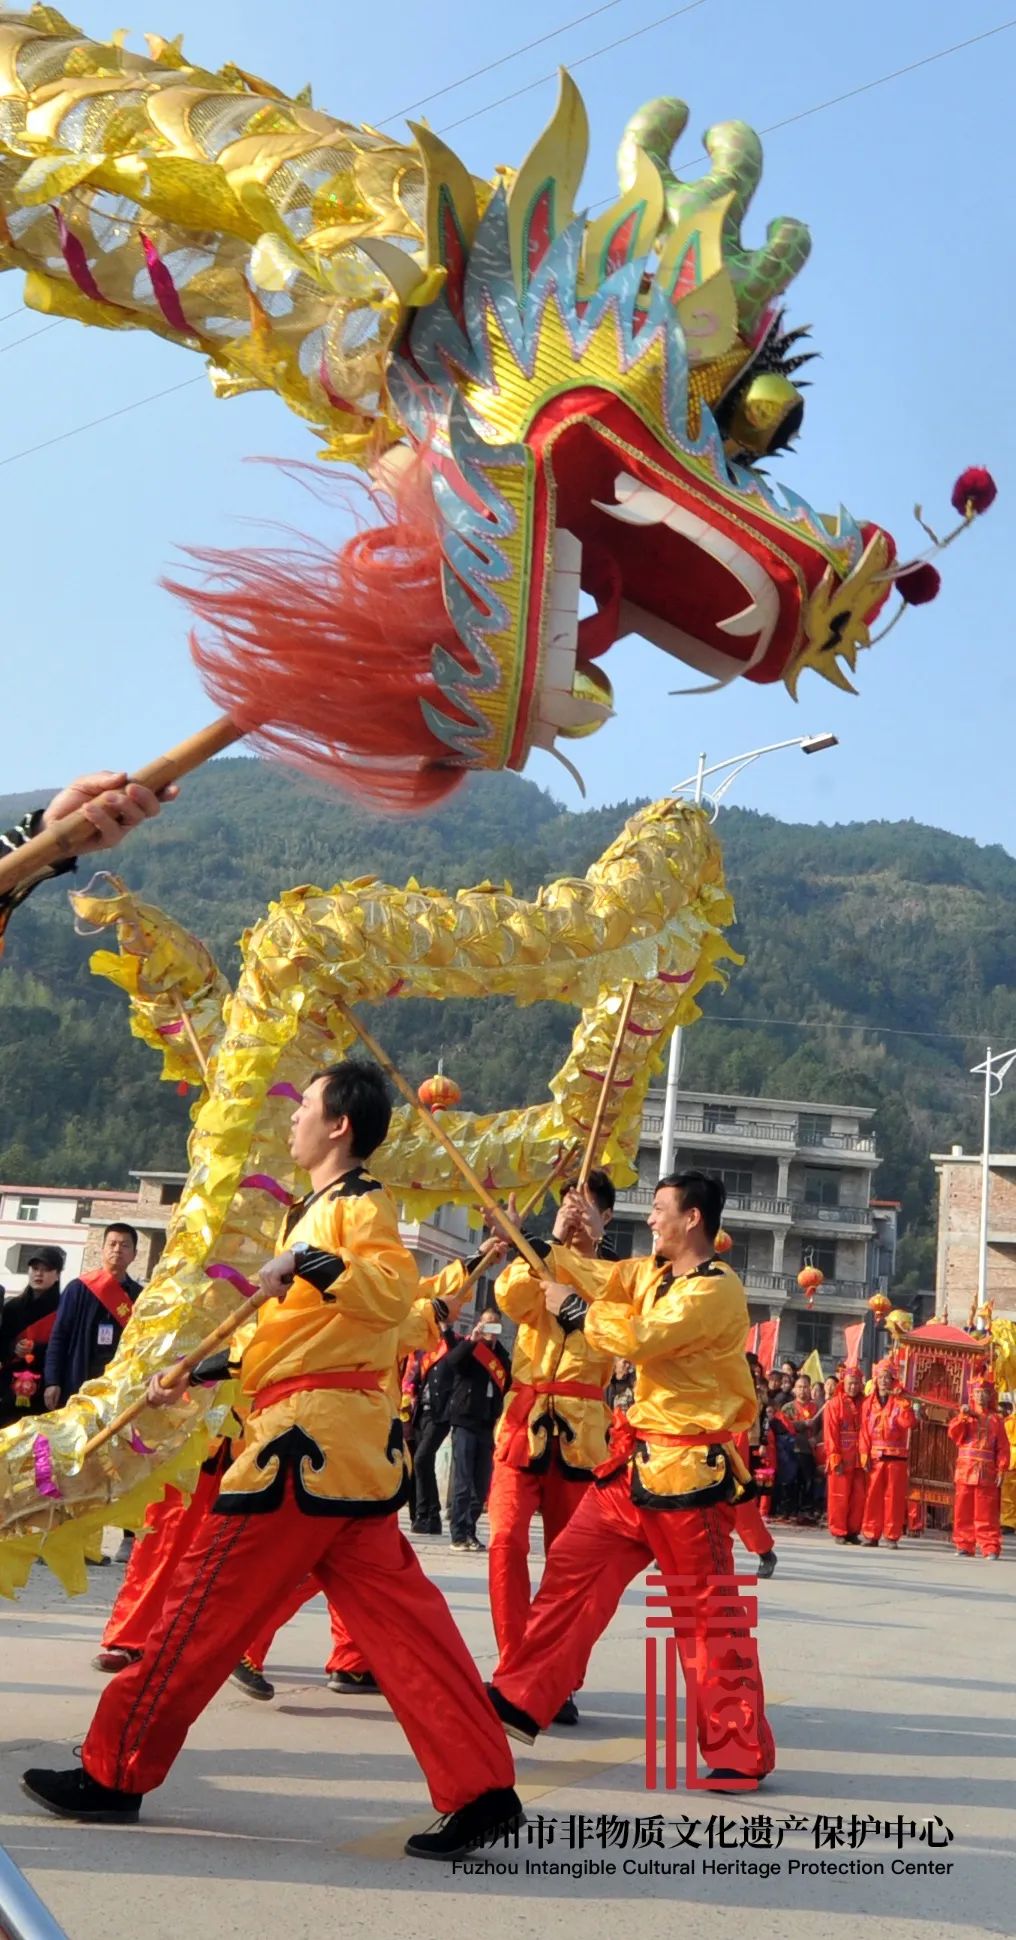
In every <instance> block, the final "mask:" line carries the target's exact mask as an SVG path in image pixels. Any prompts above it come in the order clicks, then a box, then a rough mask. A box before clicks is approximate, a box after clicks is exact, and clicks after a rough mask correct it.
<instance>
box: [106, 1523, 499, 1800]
mask: <svg viewBox="0 0 1016 1940" xmlns="http://www.w3.org/2000/svg"><path fill="white" fill-rule="evenodd" d="M308 1568H310V1569H312V1570H313V1572H314V1574H315V1577H316V1579H317V1581H318V1582H319V1583H320V1584H321V1587H322V1588H323V1589H324V1591H325V1593H326V1595H327V1596H328V1597H329V1598H330V1599H331V1601H332V1602H334V1604H335V1606H336V1609H337V1610H338V1611H339V1614H340V1616H341V1617H342V1620H343V1622H344V1623H345V1624H346V1625H347V1627H348V1630H349V1634H350V1636H351V1638H352V1639H353V1641H354V1643H355V1644H356V1646H357V1647H358V1649H359V1650H361V1651H363V1652H366V1651H368V1650H375V1653H376V1657H375V1661H376V1669H375V1675H376V1677H377V1680H378V1683H379V1684H380V1686H381V1689H382V1691H383V1692H384V1695H385V1697H386V1698H387V1699H388V1702H389V1704H390V1705H391V1708H392V1710H393V1711H394V1713H395V1716H396V1718H397V1719H398V1721H399V1723H400V1724H401V1726H402V1728H403V1730H404V1731H405V1734H406V1736H407V1738H408V1739H409V1742H410V1745H411V1746H412V1749H413V1751H414V1753H415V1755H416V1757H417V1759H418V1761H419V1763H420V1765H421V1766H422V1768H423V1771H424V1774H425V1776H426V1779H427V1783H428V1786H429V1788H430V1795H431V1798H432V1800H433V1802H434V1806H435V1808H436V1810H437V1811H438V1812H454V1811H456V1810H457V1809H458V1808H459V1807H460V1806H462V1805H465V1804H466V1803H467V1802H468V1801H469V1800H470V1799H473V1798H475V1797H477V1796H478V1795H479V1793H481V1792H485V1791H488V1790H490V1789H491V1788H492V1787H495V1786H496V1787H503V1786H510V1785H511V1784H512V1782H513V1766H512V1759H511V1753H510V1752H509V1749H508V1744H507V1741H506V1739H505V1736H504V1733H503V1731H502V1729H501V1726H500V1724H499V1722H498V1720H497V1718H496V1716H495V1714H494V1711H493V1709H492V1707H491V1705H490V1703H489V1701H488V1698H487V1694H486V1692H485V1691H484V1688H483V1685H482V1684H481V1682H480V1678H479V1674H478V1672H477V1670H476V1666H475V1665H474V1663H473V1660H472V1658H471V1657H470V1655H469V1652H468V1651H467V1649H466V1646H465V1644H464V1642H463V1640H462V1638H461V1636H460V1635H459V1632H458V1630H457V1629H456V1627H455V1624H454V1622H453V1621H452V1616H451V1612H450V1611H449V1609H448V1605H447V1604H446V1602H445V1600H444V1597H443V1596H442V1595H441V1592H440V1591H439V1590H438V1589H436V1588H435V1586H434V1584H432V1583H431V1582H430V1581H429V1579H428V1578H427V1577H426V1576H425V1575H424V1573H423V1571H422V1569H421V1568H420V1565H419V1563H418V1562H417V1560H416V1556H415V1555H414V1553H413V1550H412V1549H411V1548H410V1546H409V1544H408V1543H407V1542H406V1541H405V1539H404V1538H403V1537H401V1536H400V1534H399V1527H398V1520H397V1518H396V1517H395V1516H393V1515H385V1516H363V1517H353V1516H342V1517H339V1516H334V1517H333V1516H305V1515H302V1514H301V1513H300V1511H299V1509H298V1508H297V1507H296V1504H295V1502H294V1499H293V1496H292V1492H291V1488H287V1492H286V1496H285V1498H284V1500H283V1502H282V1504H281V1506H280V1507H279V1508H278V1509H273V1510H271V1511H270V1512H269V1513H268V1514H264V1515H238V1516H237V1515H212V1516H209V1517H207V1518H206V1520H205V1523H204V1526H203V1528H202V1529H201V1530H200V1531H199V1532H198V1535H197V1537H196V1539H195V1541H194V1543H193V1544H192V1545H191V1548H190V1549H189V1550H188V1553H187V1556H186V1557H185V1559H184V1563H183V1566H182V1568H181V1569H180V1570H179V1571H178V1573H177V1576H176V1578H175V1581H174V1583H173V1586H172V1588H171V1590H170V1591H169V1594H168V1596H167V1598H166V1604H165V1608H164V1610H163V1614H162V1618H161V1621H160V1622H159V1623H158V1624H157V1626H156V1628H155V1630H154V1633H153V1634H152V1636H151V1638H150V1639H149V1642H148V1645H147V1647H146V1650H145V1654H144V1656H143V1657H142V1658H141V1659H140V1660H139V1662H138V1663H136V1664H131V1665H129V1666H128V1667H127V1669H126V1670H122V1671H120V1672H119V1673H118V1675H117V1676H116V1677H114V1678H113V1679H112V1680H111V1682H110V1683H109V1684H108V1685H107V1686H106V1689H105V1691H104V1692H103V1694H102V1697H101V1699H100V1701H99V1707H98V1710H97V1711H96V1714H95V1717H94V1718H93V1720H92V1724H91V1727H90V1729H89V1732H88V1736H87V1738H86V1740H85V1743H84V1746H83V1748H82V1760H83V1763H84V1767H85V1770H86V1771H87V1772H88V1773H89V1774H90V1775H91V1777H92V1778H96V1779H98V1780H99V1782H100V1784H103V1785H112V1786H117V1787H119V1788H120V1789H121V1790H124V1791H131V1792H150V1791H153V1790H154V1788H155V1787H156V1786H157V1785H161V1783H162V1781H163V1779H164V1778H165V1776H166V1773H167V1772H168V1771H169V1769H170V1766H171V1765H172V1763H173V1760H174V1759H175V1757H176V1755H177V1753H178V1752H179V1750H180V1748H181V1746H182V1745H183V1742H184V1740H185V1738H186V1736H187V1733H188V1731H189V1729H190V1727H191V1725H192V1724H193V1723H194V1720H195V1719H196V1718H198V1717H200V1715H201V1713H202V1711H203V1710H204V1708H205V1706H206V1704H208V1703H209V1701H210V1699H211V1698H213V1697H214V1695H215V1693H216V1691H218V1690H219V1689H220V1687H221V1686H222V1685H223V1684H224V1683H225V1681H226V1679H227V1677H228V1676H229V1674H230V1672H231V1671H232V1669H233V1668H234V1666H235V1664H236V1663H237V1661H238V1659H239V1658H240V1656H241V1654H242V1653H243V1650H244V1648H245V1646H246V1644H247V1642H248V1640H249V1638H251V1637H252V1636H254V1635H255V1634H256V1633H257V1631H258V1629H259V1628H260V1627H261V1626H262V1625H263V1624H265V1623H266V1622H267V1621H268V1619H269V1618H270V1617H271V1616H272V1614H273V1612H275V1611H276V1610H278V1608H279V1606H280V1604H281V1602H282V1599H283V1597H284V1596H285V1594H286V1592H287V1591H288V1590H289V1588H290V1586H291V1585H293V1584H294V1583H295V1582H302V1581H303V1579H304V1578H305V1576H306V1574H307V1570H308ZM382 1632H383V1635H384V1649H383V1651H376V1644H377V1639H378V1636H379V1635H380V1634H382Z"/></svg>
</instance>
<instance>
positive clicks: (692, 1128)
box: [642, 1109, 875, 1157]
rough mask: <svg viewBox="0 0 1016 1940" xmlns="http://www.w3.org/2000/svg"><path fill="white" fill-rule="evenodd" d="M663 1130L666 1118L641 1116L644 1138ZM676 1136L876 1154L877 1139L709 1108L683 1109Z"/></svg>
mask: <svg viewBox="0 0 1016 1940" xmlns="http://www.w3.org/2000/svg"><path fill="white" fill-rule="evenodd" d="M662 1131H663V1120H662V1118H658V1117H657V1116H656V1115H655V1113H648V1112H647V1114H646V1116H645V1117H644V1118H643V1120H642V1133H643V1137H645V1138H659V1137H660V1135H661V1133H662ZM674 1132H675V1136H676V1137H677V1138H679V1139H680V1138H681V1137H685V1138H696V1139H697V1138H708V1139H715V1140H716V1141H717V1143H718V1144H722V1143H723V1141H724V1140H728V1141H737V1140H745V1139H747V1140H749V1141H750V1142H751V1143H752V1144H759V1145H782V1146H783V1147H785V1148H786V1150H788V1151H793V1149H794V1148H795V1147H796V1146H803V1147H806V1149H807V1150H808V1151H809V1152H816V1151H821V1152H858V1153H870V1154H871V1156H872V1157H874V1154H875V1140H874V1139H873V1138H872V1137H871V1135H870V1134H869V1133H863V1132H823V1131H819V1130H818V1129H817V1128H816V1127H814V1126H811V1125H801V1124H800V1123H799V1122H796V1121H795V1123H793V1124H791V1125H774V1124H772V1123H771V1122H770V1121H768V1120H765V1119H760V1118H716V1117H713V1115H712V1114H711V1112H710V1111H709V1110H708V1109H707V1110H706V1111H704V1112H695V1113H682V1114H681V1115H680V1116H679V1117H678V1118H676V1119H675V1121H674Z"/></svg>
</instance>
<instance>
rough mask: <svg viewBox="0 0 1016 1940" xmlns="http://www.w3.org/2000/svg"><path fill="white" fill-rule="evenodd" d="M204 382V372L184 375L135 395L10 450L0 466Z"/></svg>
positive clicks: (27, 456)
mask: <svg viewBox="0 0 1016 1940" xmlns="http://www.w3.org/2000/svg"><path fill="white" fill-rule="evenodd" d="M204 383H205V377H204V374H203V373H202V375H201V376H200V377H185V378H184V380H183V383H182V384H169V385H167V387H166V389H165V390H164V391H150V392H149V394H148V396H147V397H136V398H135V399H134V400H133V402H132V403H131V404H121V406H120V408H119V410H118V411H105V412H104V413H103V415H102V417H101V418H89V420H88V423H87V424H73V425H71V427H70V430H69V431H58V432H57V434H56V436H55V437H54V438H43V439H42V440H41V441H40V443H39V444H37V445H26V447H25V449H24V451H12V452H11V453H10V454H9V456H8V457H6V458H0V466H2V465H16V464H17V462H18V459H19V458H31V456H32V453H33V452H36V451H48V450H49V447H50V445H62V444H63V443H64V441H65V439H67V438H77V437H78V436H79V435H80V433H81V432H82V431H94V430H95V428H96V426H97V425H100V424H110V423H111V422H112V420H113V419H114V418H125V417H126V416H127V413H128V412H129V411H140V409H141V406H142V405H143V404H154V403H156V401H157V400H158V399H159V398H160V397H172V396H173V393H174V392H175V391H186V390H189V389H190V387H191V385H192V384H201V385H203V384H204Z"/></svg>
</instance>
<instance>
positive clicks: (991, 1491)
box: [946, 1381, 1010, 1556]
mask: <svg viewBox="0 0 1016 1940" xmlns="http://www.w3.org/2000/svg"><path fill="white" fill-rule="evenodd" d="M972 1385H973V1388H974V1392H975V1394H976V1392H977V1388H978V1386H979V1383H978V1382H976V1381H975V1382H974V1383H973V1384H972ZM984 1385H985V1386H986V1387H987V1384H986V1383H985V1384H984ZM987 1391H988V1395H989V1400H988V1404H987V1406H984V1405H982V1404H980V1403H978V1402H977V1401H975V1403H974V1412H973V1414H968V1413H967V1412H966V1410H964V1412H963V1413H962V1414H959V1415H954V1416H953V1418H952V1420H951V1421H950V1422H949V1423H948V1424H947V1426H946V1433H947V1435H948V1436H949V1440H950V1441H951V1442H952V1443H953V1445H954V1447H955V1449H956V1476H955V1491H956V1493H955V1499H954V1503H953V1542H954V1543H955V1545H956V1548H957V1549H958V1550H959V1552H960V1555H961V1556H973V1554H974V1552H975V1550H977V1551H979V1552H980V1554H981V1555H982V1556H1001V1554H1002V1479H1003V1477H1004V1476H1005V1474H1006V1471H1007V1470H1008V1467H1009V1455H1010V1448H1009V1437H1008V1435H1007V1434H1006V1432H1005V1423H1004V1421H1003V1420H1002V1417H1001V1415H999V1414H998V1413H997V1412H996V1408H995V1390H994V1387H993V1386H991V1387H988V1388H987Z"/></svg>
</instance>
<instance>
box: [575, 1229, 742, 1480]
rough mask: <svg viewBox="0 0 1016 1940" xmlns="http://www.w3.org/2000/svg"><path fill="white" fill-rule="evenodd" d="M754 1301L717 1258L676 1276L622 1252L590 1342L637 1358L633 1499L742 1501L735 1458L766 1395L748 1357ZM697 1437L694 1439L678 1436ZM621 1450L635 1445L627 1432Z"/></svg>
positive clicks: (595, 1309) (660, 1264) (590, 1323)
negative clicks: (736, 1442) (735, 1444)
mask: <svg viewBox="0 0 1016 1940" xmlns="http://www.w3.org/2000/svg"><path fill="white" fill-rule="evenodd" d="M747 1333H748V1302H747V1300H746V1298H745V1293H744V1288H743V1286H742V1285H741V1282H740V1280H739V1279H738V1277H737V1274H736V1273H733V1272H731V1269H730V1267H729V1266H724V1265H723V1263H722V1262H721V1261H720V1260H707V1261H705V1262H704V1263H703V1265H702V1266H700V1267H698V1268H696V1270H695V1271H694V1272H693V1273H686V1274H683V1275H682V1276H681V1277H680V1278H678V1279H675V1278H674V1277H673V1275H672V1273H671V1271H670V1268H669V1267H668V1266H667V1265H666V1263H665V1262H664V1261H658V1260H655V1259H652V1258H648V1259H641V1260H622V1261H619V1262H618V1264H617V1265H616V1266H615V1267H614V1269H613V1271H612V1273H611V1275H610V1279H609V1280H608V1282H607V1286H606V1288H605V1290H604V1292H603V1294H602V1295H601V1296H600V1298H599V1299H598V1300H595V1301H594V1302H593V1304H592V1306H591V1307H590V1309H589V1312H588V1314H587V1316H586V1340H587V1342H588V1343H589V1346H590V1347H591V1348H593V1349H594V1351H595V1350H598V1351H599V1352H600V1353H602V1354H606V1355H610V1356H614V1355H619V1356H621V1357H622V1358H623V1359H624V1360H626V1361H632V1362H634V1365H635V1399H634V1401H633V1402H632V1405H631V1408H630V1409H629V1412H628V1425H629V1428H630V1430H631V1431H632V1438H633V1444H634V1445H632V1441H631V1440H629V1441H628V1443H627V1453H628V1455H629V1457H630V1459H631V1462H632V1468H631V1493H632V1500H633V1502H637V1503H642V1504H645V1505H646V1506H651V1507H653V1508H659V1509H678V1508H689V1507H691V1506H692V1505H693V1504H694V1505H698V1504H702V1503H706V1502H716V1501H735V1500H737V1499H738V1497H739V1495H740V1494H741V1492H742V1491H741V1489H740V1486H739V1484H738V1483H737V1482H736V1480H735V1471H734V1469H733V1467H732V1465H731V1462H730V1457H729V1444H730V1442H731V1441H732V1439H733V1437H734V1436H735V1435H739V1434H741V1433H742V1431H743V1430H745V1429H750V1428H751V1425H752V1422H753V1421H754V1419H755V1414H756V1410H757V1407H758V1403H757V1400H756V1396H755V1387H754V1383H753V1381H752V1378H751V1373H750V1371H749V1368H748V1363H747V1360H746V1359H745V1351H744V1343H745V1339H746V1337H747ZM672 1436H680V1437H682V1438H683V1437H685V1436H689V1437H694V1442H693V1443H690V1444H689V1445H688V1446H684V1447H677V1446H674V1445H673V1444H670V1445H668V1440H667V1438H668V1437H672ZM613 1450H614V1451H616V1452H617V1454H618V1457H619V1465H620V1458H621V1456H622V1455H623V1454H624V1453H625V1452H626V1442H625V1439H624V1437H623V1436H622V1435H618V1436H616V1437H615V1438H614V1442H613Z"/></svg>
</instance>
